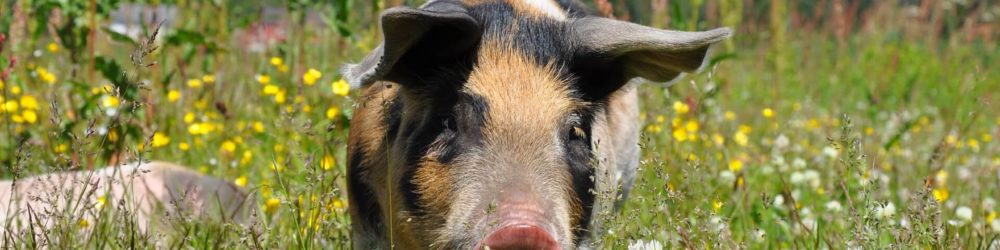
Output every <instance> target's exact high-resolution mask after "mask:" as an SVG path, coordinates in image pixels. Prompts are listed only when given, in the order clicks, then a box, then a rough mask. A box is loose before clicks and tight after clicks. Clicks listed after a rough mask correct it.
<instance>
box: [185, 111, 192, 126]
mask: <svg viewBox="0 0 1000 250" xmlns="http://www.w3.org/2000/svg"><path fill="white" fill-rule="evenodd" d="M191 122H194V113H191V112H187V113H185V114H184V123H191Z"/></svg>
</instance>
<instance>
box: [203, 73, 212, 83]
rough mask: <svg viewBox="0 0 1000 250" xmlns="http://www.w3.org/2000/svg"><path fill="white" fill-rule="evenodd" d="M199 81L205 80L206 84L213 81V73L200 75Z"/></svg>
mask: <svg viewBox="0 0 1000 250" xmlns="http://www.w3.org/2000/svg"><path fill="white" fill-rule="evenodd" d="M201 81H202V82H205V83H206V84H212V83H215V75H204V76H201Z"/></svg>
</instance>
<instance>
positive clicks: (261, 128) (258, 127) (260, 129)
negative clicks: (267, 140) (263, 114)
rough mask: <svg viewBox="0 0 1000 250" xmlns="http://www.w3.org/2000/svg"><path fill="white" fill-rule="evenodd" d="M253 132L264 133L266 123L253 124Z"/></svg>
mask: <svg viewBox="0 0 1000 250" xmlns="http://www.w3.org/2000/svg"><path fill="white" fill-rule="evenodd" d="M253 131H254V132H257V133H264V123H263V122H253Z"/></svg>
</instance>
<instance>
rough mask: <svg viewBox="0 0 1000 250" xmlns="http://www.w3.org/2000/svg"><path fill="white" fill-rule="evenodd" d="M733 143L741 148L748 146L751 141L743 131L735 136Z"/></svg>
mask: <svg viewBox="0 0 1000 250" xmlns="http://www.w3.org/2000/svg"><path fill="white" fill-rule="evenodd" d="M733 141H734V142H736V144H738V145H740V146H746V145H747V143H749V141H750V140H749V138H748V137H747V134H746V133H743V131H737V132H736V134H734V135H733Z"/></svg>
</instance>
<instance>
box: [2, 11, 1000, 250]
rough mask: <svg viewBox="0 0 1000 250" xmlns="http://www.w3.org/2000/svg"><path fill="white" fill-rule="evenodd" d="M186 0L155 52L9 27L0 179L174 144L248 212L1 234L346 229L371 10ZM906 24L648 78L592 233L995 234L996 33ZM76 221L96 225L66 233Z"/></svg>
mask: <svg viewBox="0 0 1000 250" xmlns="http://www.w3.org/2000/svg"><path fill="white" fill-rule="evenodd" d="M188 4H189V5H191V6H187V7H191V9H197V8H195V7H198V8H202V9H203V10H202V11H186V12H183V13H182V15H184V16H185V17H189V18H191V20H195V21H186V22H179V23H177V24H174V25H175V26H174V27H172V28H174V30H173V31H166V32H164V33H166V34H164V35H163V36H161V40H160V43H158V44H160V47H159V48H158V49H156V50H150V51H146V49H148V46H136V45H137V44H139V43H135V42H129V41H128V39H124V38H118V39H111V37H109V36H108V34H107V33H99V35H98V36H96V40H94V41H93V43H92V45H93V46H94V48H93V50H88V49H86V48H87V47H86V46H82V47H80V46H77V47H72V46H67V45H66V44H70V43H71V42H70V41H67V40H66V39H65V38H66V37H67V36H63V35H52V34H49V33H51V32H50V31H44V29H43V31H41V32H42V33H45V34H48V35H40V36H36V37H32V36H22V37H18V38H20V39H21V40H10V39H8V42H7V43H6V44H5V45H3V48H4V50H3V51H2V54H0V55H2V57H3V58H4V59H2V60H0V63H3V66H6V65H8V62H9V58H10V57H16V58H18V60H17V61H16V63H13V64H11V65H12V67H11V68H10V72H11V73H10V74H9V76H7V78H5V79H4V84H3V85H2V86H3V88H2V93H3V95H2V97H3V99H2V101H0V104H3V105H4V106H3V107H4V109H3V110H4V111H3V112H0V161H2V162H3V164H4V167H5V168H4V169H3V170H2V171H0V175H2V176H4V177H5V179H11V178H23V177H24V176H30V175H35V174H41V173H47V172H53V171H63V170H70V169H90V168H97V167H101V166H105V165H107V164H109V163H110V162H129V161H134V160H136V159H140V158H141V159H162V160H168V161H173V162H177V163H180V164H183V165H187V166H190V167H192V168H194V169H196V170H198V171H201V172H203V173H206V174H209V175H213V176H218V177H220V178H224V179H227V180H232V181H233V182H234V183H237V184H238V185H240V186H244V187H245V188H247V189H248V190H250V191H251V192H252V194H253V195H254V196H255V197H257V200H256V201H257V203H258V204H256V206H258V207H260V208H261V209H260V213H259V214H257V215H256V216H257V217H258V220H257V223H254V224H251V225H245V226H238V225H219V224H212V223H204V222H197V221H194V222H192V221H186V220H185V219H183V218H179V217H177V218H168V219H167V223H165V225H168V227H170V228H172V229H174V230H165V231H152V232H138V231H136V230H134V228H133V227H132V226H131V225H133V224H132V223H128V221H129V218H130V215H129V214H128V211H119V210H115V209H102V210H98V212H101V213H104V216H102V218H104V219H102V220H99V221H94V222H87V223H80V222H79V221H77V220H73V219H72V217H69V218H67V219H65V220H63V223H61V224H60V226H59V227H57V229H56V230H52V231H50V232H47V233H46V234H45V236H46V237H44V238H34V237H26V238H20V237H16V236H11V235H7V236H5V237H4V239H5V241H4V244H3V245H5V246H17V247H22V248H35V247H37V246H38V244H52V245H54V246H60V247H65V248H70V247H73V248H76V247H87V248H133V247H139V248H149V247H150V246H151V245H149V244H151V242H152V241H153V239H167V240H166V241H165V242H163V243H161V244H165V246H162V247H171V248H173V247H183V248H229V247H235V248H264V249H266V248H346V247H347V246H348V245H349V242H350V231H349V221H350V218H349V216H348V214H347V211H346V206H347V205H348V204H346V203H347V202H346V193H345V190H344V185H345V184H344V175H345V174H344V173H345V159H346V157H345V152H346V149H345V141H346V134H347V131H348V129H349V127H348V121H349V119H350V117H351V114H352V106H351V105H352V104H353V99H352V98H354V97H355V96H356V93H355V91H345V90H344V89H343V84H344V83H343V82H341V81H340V79H339V76H338V75H337V74H338V73H337V69H338V67H339V66H340V65H341V64H342V63H343V62H347V61H354V60H357V59H358V58H361V56H363V55H364V54H365V53H367V51H369V50H370V49H371V48H373V47H374V44H375V43H377V42H378V38H377V37H376V36H375V34H376V33H377V32H375V30H374V27H373V25H366V24H365V23H364V21H354V22H352V23H349V24H351V25H355V26H357V27H355V29H354V30H352V33H351V34H349V36H345V34H344V33H343V32H342V31H338V30H337V29H302V28H301V26H299V25H297V24H296V23H295V21H301V22H304V21H302V20H306V19H303V18H301V17H297V16H294V15H293V16H292V17H290V18H291V20H292V21H293V22H292V23H290V24H288V25H287V27H291V28H290V29H289V30H288V33H287V38H286V39H285V40H282V41H280V42H278V43H277V44H276V45H274V46H272V47H268V48H267V49H266V50H264V51H263V52H248V50H247V49H246V48H245V46H243V45H244V43H243V42H241V40H239V39H240V38H239V37H240V31H239V30H235V31H227V32H224V33H213V32H212V31H215V30H219V29H223V28H224V27H223V24H220V23H225V22H216V21H215V20H214V19H212V18H215V17H213V16H212V15H210V14H209V12H210V11H223V12H221V13H228V12H227V11H233V12H236V11H237V10H236V9H233V10H228V9H226V8H225V7H220V6H215V5H211V4H209V3H199V2H195V3H188ZM0 13H6V12H5V11H0ZM294 13H298V12H293V14H294ZM893 13H895V12H891V11H890V12H878V13H876V14H878V15H883V16H892V14H893ZM71 14H72V13H71ZM225 18H227V17H225V16H223V17H220V19H225ZM296 18H298V19H296ZM83 20H85V19H83ZM199 20H200V21H199ZM223 21H225V20H223ZM53 25H56V26H58V23H57V24H53ZM150 26H152V25H150ZM747 26H751V25H750V24H747ZM904 26H905V25H904V24H903V23H902V22H890V23H887V24H886V25H884V26H879V27H876V28H872V29H868V30H858V31H854V32H852V33H851V34H850V35H849V36H847V37H845V38H843V40H842V41H838V40H837V39H832V37H834V35H831V34H830V32H827V31H823V30H806V29H803V30H795V29H793V30H794V31H801V32H790V31H789V32H786V33H784V35H782V36H779V37H778V38H775V37H771V36H769V35H768V34H770V33H767V31H766V30H763V32H765V34H755V33H754V31H757V30H753V29H741V32H740V33H739V34H737V35H736V37H735V38H734V41H733V42H732V43H730V44H728V45H727V46H724V47H720V50H719V51H718V53H716V57H715V58H714V61H716V62H717V63H715V64H714V65H713V66H712V67H710V68H708V69H707V70H706V71H705V72H702V73H700V74H695V75H691V76H689V77H687V78H685V79H682V80H680V81H679V83H678V84H677V85H675V86H673V87H669V88H664V87H662V86H659V85H656V84H642V85H641V87H640V93H641V98H642V103H643V109H642V110H643V111H642V120H641V123H642V124H643V126H644V128H645V130H644V133H643V135H642V143H641V144H642V148H643V156H642V164H641V165H642V166H641V171H640V177H639V179H638V180H637V184H636V188H635V189H634V190H633V192H632V194H631V195H630V197H629V200H628V202H627V203H626V204H625V205H624V207H623V209H622V211H621V212H620V213H613V214H609V215H607V216H605V217H604V218H602V219H603V220H606V221H605V222H606V223H607V225H609V226H608V228H607V229H606V230H607V232H602V235H603V237H602V238H600V239H599V241H601V242H602V243H604V244H605V246H606V247H607V248H612V249H620V248H624V247H627V246H638V245H640V243H638V242H639V241H640V240H641V241H642V242H644V243H645V244H648V245H655V244H659V245H663V246H666V247H671V248H682V247H683V248H736V247H741V248H763V249H770V248H834V249H842V248H918V247H919V248H974V249H982V248H990V247H994V248H995V247H997V246H998V245H1000V243H998V241H1000V239H998V235H1000V220H998V218H997V212H998V211H1000V208H998V207H996V199H998V197H1000V156H998V155H1000V142H998V141H997V140H1000V114H998V113H997V112H996V111H997V110H1000V103H997V102H996V100H998V98H1000V68H998V67H1000V65H997V62H1000V48H998V46H997V43H996V41H991V40H988V39H986V40H975V41H965V40H963V39H961V38H958V37H950V38H949V37H943V38H938V39H939V40H931V39H924V38H921V37H912V36H907V35H905V29H904ZM24 28H25V29H27V30H38V28H37V27H34V26H30V25H29V26H27V27H24ZM47 32H48V33H47ZM186 32H187V33H186ZM80 34H87V33H86V32H84V33H80ZM78 35H79V34H78ZM8 37H10V36H8ZM785 37H787V38H785ZM57 38H58V39H57ZM140 40H141V39H140ZM132 43H135V44H132ZM144 47H145V48H144ZM121 48H129V49H127V50H124V49H121ZM135 51H139V52H138V54H139V55H140V56H139V57H135V56H133V55H134V53H135ZM143 52H149V53H143ZM79 58H95V60H94V62H91V61H90V60H82V59H79ZM136 58H140V59H142V60H135V59H136ZM116 67H117V68H116ZM310 69H313V70H315V72H314V73H307V72H310ZM122 72H128V74H126V75H124V76H123V75H122V74H121V73H122ZM316 73H319V74H316ZM307 75H308V76H307ZM313 80H315V81H313ZM32 100H34V101H32ZM11 103H14V104H11ZM15 105H16V106H17V107H16V108H14V106H15ZM28 113H33V114H34V118H33V119H30V118H29V117H30V116H32V115H30V114H28ZM969 211H971V213H966V212H969ZM83 224H86V225H83ZM178 229H179V230H178ZM82 230H87V231H91V232H92V233H91V234H90V236H89V237H90V238H88V239H78V238H76V237H74V235H76V234H77V233H78V232H80V231H82Z"/></svg>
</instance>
